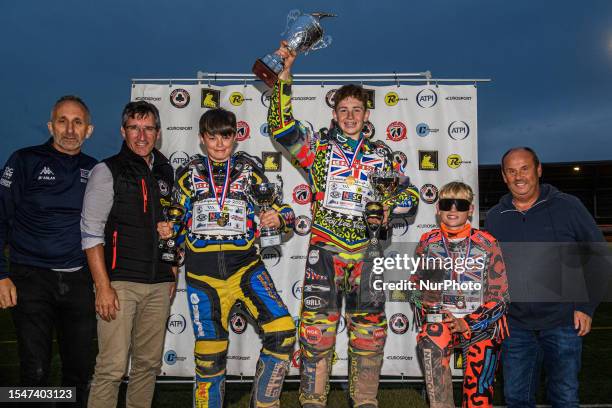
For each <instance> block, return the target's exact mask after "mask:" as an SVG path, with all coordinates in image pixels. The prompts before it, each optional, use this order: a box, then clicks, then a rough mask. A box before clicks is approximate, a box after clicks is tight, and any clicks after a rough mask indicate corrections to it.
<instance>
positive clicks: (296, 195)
mask: <svg viewBox="0 0 612 408" xmlns="http://www.w3.org/2000/svg"><path fill="white" fill-rule="evenodd" d="M311 199H312V192H311V191H310V187H309V186H308V184H298V185H297V186H295V188H294V189H293V201H294V202H295V203H297V204H301V205H305V204H310V202H311Z"/></svg>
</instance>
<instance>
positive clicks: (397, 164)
mask: <svg viewBox="0 0 612 408" xmlns="http://www.w3.org/2000/svg"><path fill="white" fill-rule="evenodd" d="M407 165H408V157H407V156H406V153H404V152H401V151H399V150H398V151H396V152H393V169H394V170H396V171H397V172H398V173H399V174H400V175H402V176H405V175H406V166H407Z"/></svg>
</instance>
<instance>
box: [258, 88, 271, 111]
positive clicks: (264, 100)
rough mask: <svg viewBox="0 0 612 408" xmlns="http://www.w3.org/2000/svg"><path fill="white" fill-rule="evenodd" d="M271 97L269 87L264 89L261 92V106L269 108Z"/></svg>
mask: <svg viewBox="0 0 612 408" xmlns="http://www.w3.org/2000/svg"><path fill="white" fill-rule="evenodd" d="M271 97H272V90H271V89H266V90H265V91H264V92H262V94H261V104H262V105H263V106H265V107H266V108H269V107H270V98H271Z"/></svg>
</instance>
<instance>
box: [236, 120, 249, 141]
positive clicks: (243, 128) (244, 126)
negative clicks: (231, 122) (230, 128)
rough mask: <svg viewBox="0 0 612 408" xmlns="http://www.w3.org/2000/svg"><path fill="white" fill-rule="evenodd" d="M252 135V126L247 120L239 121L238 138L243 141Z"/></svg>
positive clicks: (237, 125)
mask: <svg viewBox="0 0 612 408" xmlns="http://www.w3.org/2000/svg"><path fill="white" fill-rule="evenodd" d="M250 135H251V127H250V126H249V124H248V123H246V122H245V121H242V120H241V121H238V123H236V140H237V141H239V142H242V141H244V140H247V139H248V138H249V136H250Z"/></svg>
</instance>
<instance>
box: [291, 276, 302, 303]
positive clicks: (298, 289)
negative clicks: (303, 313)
mask: <svg viewBox="0 0 612 408" xmlns="http://www.w3.org/2000/svg"><path fill="white" fill-rule="evenodd" d="M291 293H292V294H293V297H294V298H296V299H297V300H301V299H302V280H301V279H300V280H297V281H295V282H293V286H291Z"/></svg>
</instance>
